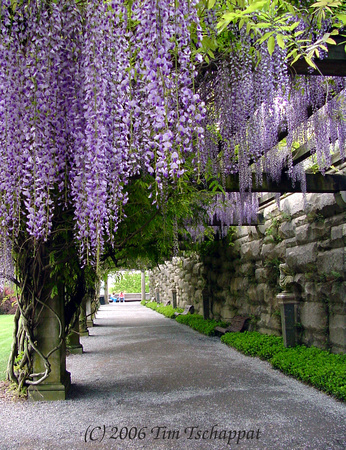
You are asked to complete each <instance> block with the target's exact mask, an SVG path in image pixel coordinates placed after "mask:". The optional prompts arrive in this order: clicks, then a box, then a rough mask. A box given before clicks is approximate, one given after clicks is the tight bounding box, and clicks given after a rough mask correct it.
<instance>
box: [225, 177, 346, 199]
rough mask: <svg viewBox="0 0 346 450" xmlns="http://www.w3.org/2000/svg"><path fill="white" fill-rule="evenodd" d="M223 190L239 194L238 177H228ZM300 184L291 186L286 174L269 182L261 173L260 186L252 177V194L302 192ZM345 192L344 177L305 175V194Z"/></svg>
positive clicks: (345, 179) (345, 183)
mask: <svg viewBox="0 0 346 450" xmlns="http://www.w3.org/2000/svg"><path fill="white" fill-rule="evenodd" d="M224 190H225V191H226V192H239V175H238V174H234V175H228V176H227V177H226V180H225V185H224ZM302 191H303V190H302V187H301V183H300V182H298V181H297V182H296V183H295V184H294V186H293V184H292V180H291V179H290V178H289V177H288V176H287V174H285V173H284V174H282V176H281V180H280V182H279V183H276V182H275V181H273V180H271V179H270V177H269V176H268V175H267V174H266V173H263V181H262V183H261V184H257V183H256V174H253V175H252V192H278V193H281V194H284V193H287V192H302ZM340 191H346V175H322V174H320V173H316V174H310V173H307V174H306V192H308V193H317V194H322V193H337V192H340Z"/></svg>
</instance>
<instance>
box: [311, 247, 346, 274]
mask: <svg viewBox="0 0 346 450" xmlns="http://www.w3.org/2000/svg"><path fill="white" fill-rule="evenodd" d="M317 267H318V271H319V273H326V274H328V273H330V272H332V271H334V272H338V273H340V274H342V273H343V272H344V271H345V248H336V249H333V250H330V251H326V252H323V253H320V254H319V255H318V258H317Z"/></svg>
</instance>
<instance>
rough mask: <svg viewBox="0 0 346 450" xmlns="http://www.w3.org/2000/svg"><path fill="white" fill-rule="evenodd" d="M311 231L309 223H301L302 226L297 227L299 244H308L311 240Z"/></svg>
mask: <svg viewBox="0 0 346 450" xmlns="http://www.w3.org/2000/svg"><path fill="white" fill-rule="evenodd" d="M309 231H310V225H309V224H305V225H301V226H300V227H297V228H296V239H297V244H298V245H301V244H306V243H307V242H309V241H310V240H311V237H310V233H309Z"/></svg>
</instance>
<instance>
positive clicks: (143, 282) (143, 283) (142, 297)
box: [141, 270, 145, 301]
mask: <svg viewBox="0 0 346 450" xmlns="http://www.w3.org/2000/svg"><path fill="white" fill-rule="evenodd" d="M141 300H142V301H143V300H145V271H144V270H142V272H141Z"/></svg>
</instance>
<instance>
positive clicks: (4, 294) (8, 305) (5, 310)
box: [0, 287, 17, 314]
mask: <svg viewBox="0 0 346 450" xmlns="http://www.w3.org/2000/svg"><path fill="white" fill-rule="evenodd" d="M16 310H17V298H16V296H15V294H14V292H13V290H12V289H10V288H8V287H5V288H4V289H3V290H2V291H1V292H0V314H15V312H16Z"/></svg>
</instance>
